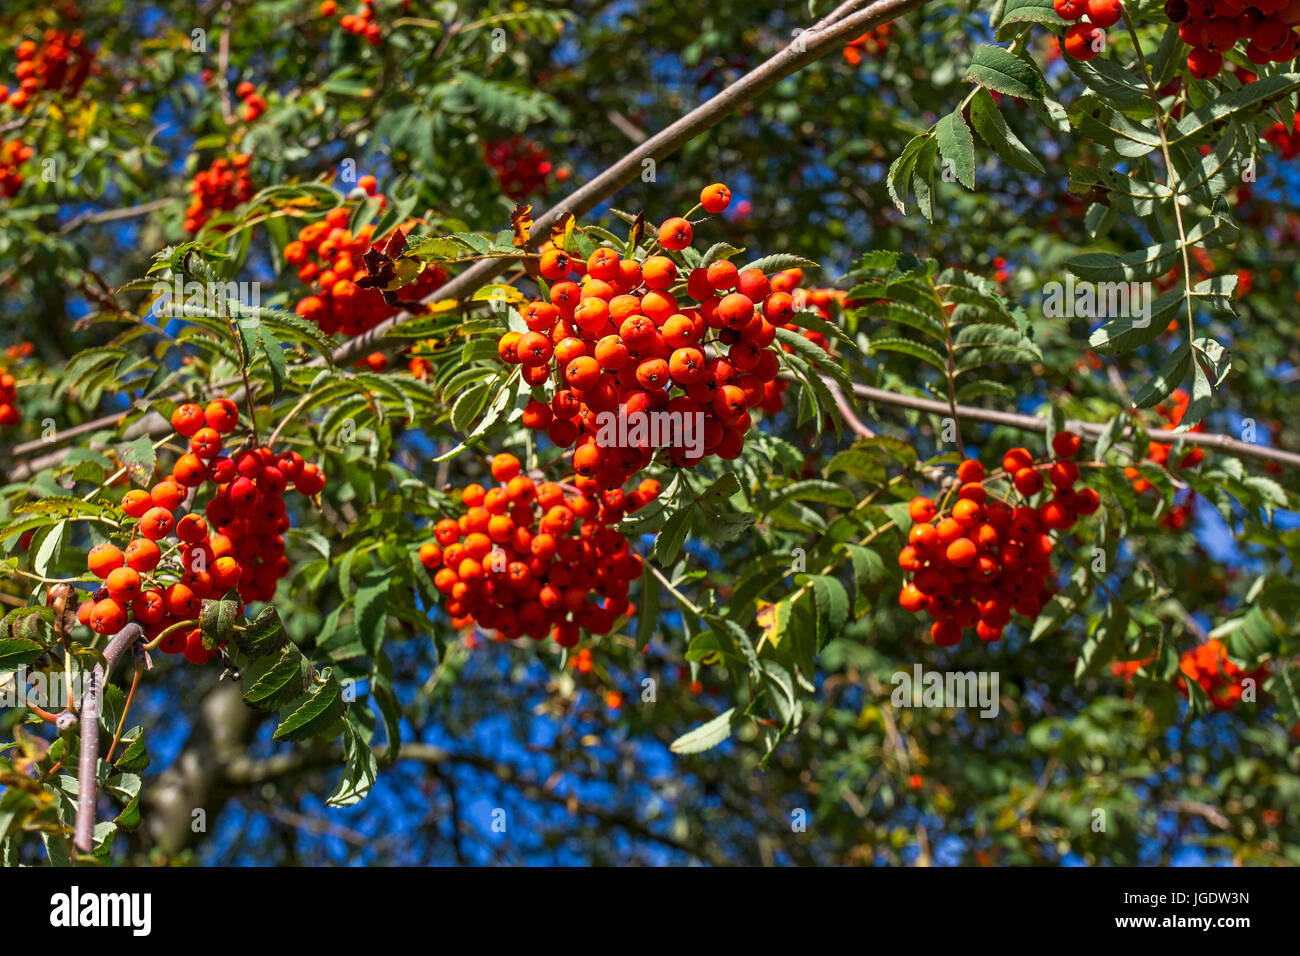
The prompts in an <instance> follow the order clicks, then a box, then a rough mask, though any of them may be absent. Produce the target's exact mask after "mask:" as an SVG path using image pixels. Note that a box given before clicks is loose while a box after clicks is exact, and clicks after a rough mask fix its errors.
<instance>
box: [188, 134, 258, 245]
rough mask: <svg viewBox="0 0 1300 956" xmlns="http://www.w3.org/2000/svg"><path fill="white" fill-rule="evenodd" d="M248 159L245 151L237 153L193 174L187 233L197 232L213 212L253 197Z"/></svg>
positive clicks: (219, 159)
mask: <svg viewBox="0 0 1300 956" xmlns="http://www.w3.org/2000/svg"><path fill="white" fill-rule="evenodd" d="M249 160H250V157H249V156H248V155H247V154H246V153H237V154H235V155H234V156H231V157H230V158H229V159H225V158H218V159H215V160H213V162H212V165H211V166H209V167H208V168H207V169H204V170H200V171H199V172H198V173H196V174H195V175H194V181H193V182H192V183H190V192H191V193H193V194H194V200H193V201H192V202H191V203H190V204H189V207H188V208H186V210H185V223H184V228H185V231H186V232H190V233H194V232H198V231H199V230H200V229H202V228H203V224H204V223H205V222H207V221H208V220H209V219H211V218H212V216H213V215H214V214H216V213H218V212H220V211H221V210H223V209H234V208H235V207H236V206H238V205H239V204H240V203H243V202H247V201H248V200H250V199H252V198H253V181H252V179H251V178H250V177H249V174H248V164H249Z"/></svg>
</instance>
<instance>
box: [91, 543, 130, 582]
mask: <svg viewBox="0 0 1300 956" xmlns="http://www.w3.org/2000/svg"><path fill="white" fill-rule="evenodd" d="M125 563H126V557H125V556H124V555H123V554H122V552H121V551H120V550H118V548H117V546H116V545H112V544H100V545H96V546H95V547H93V548H91V549H90V554H88V555H87V556H86V567H87V568H88V569H89V570H90V573H91V574H93V575H94V576H95V577H97V578H106V577H108V576H109V574H110V573H112V572H113V571H115V570H117V569H118V568H120V567H122V565H124V564H125Z"/></svg>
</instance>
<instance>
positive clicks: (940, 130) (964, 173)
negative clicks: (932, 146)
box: [934, 57, 1020, 189]
mask: <svg viewBox="0 0 1300 956" xmlns="http://www.w3.org/2000/svg"><path fill="white" fill-rule="evenodd" d="M1013 59H1014V57H1013ZM1016 62H1020V61H1019V60H1017V61H1016ZM934 133H935V139H936V140H937V141H938V143H939V155H940V156H942V157H943V160H944V164H945V166H946V167H947V168H949V169H951V170H952V172H953V174H954V175H955V176H956V177H957V181H958V182H960V183H961V184H962V185H963V186H965V187H966V188H967V189H974V188H975V138H974V137H973V136H971V132H970V127H969V126H967V125H966V120H965V119H963V118H962V115H961V113H959V112H956V111H954V112H952V113H949V114H948V115H947V116H945V117H944V118H943V119H941V120H939V122H938V124H937V125H936V126H935V128H934ZM945 178H946V177H945Z"/></svg>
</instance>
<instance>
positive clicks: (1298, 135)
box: [1238, 113, 1300, 295]
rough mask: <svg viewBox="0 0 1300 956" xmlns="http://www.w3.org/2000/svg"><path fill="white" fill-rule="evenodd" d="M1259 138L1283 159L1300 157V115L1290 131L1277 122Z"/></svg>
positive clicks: (1299, 114)
mask: <svg viewBox="0 0 1300 956" xmlns="http://www.w3.org/2000/svg"><path fill="white" fill-rule="evenodd" d="M1260 138H1261V139H1263V140H1265V141H1266V142H1269V143H1272V144H1273V148H1274V149H1276V150H1277V151H1278V153H1279V154H1280V155H1281V157H1282V158H1283V159H1295V158H1296V157H1297V156H1300V113H1296V114H1295V117H1294V118H1293V121H1292V124H1291V128H1290V129H1287V125H1286V124H1285V123H1283V122H1282V121H1281V120H1278V121H1277V122H1276V123H1274V124H1273V125H1272V126H1270V127H1269V128H1268V129H1266V130H1265V131H1264V132H1263V133H1261V134H1260ZM1244 294H1245V293H1244V292H1239V293H1238V295H1244Z"/></svg>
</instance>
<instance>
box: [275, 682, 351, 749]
mask: <svg viewBox="0 0 1300 956" xmlns="http://www.w3.org/2000/svg"><path fill="white" fill-rule="evenodd" d="M344 710H345V707H344V702H343V687H342V685H340V684H339V681H338V678H337V677H335V676H334V669H333V668H331V667H327V668H325V670H323V671H322V672H321V673H320V675H319V676H318V678H317V681H316V684H315V685H314V686H313V687H312V689H311V690H310V691H309V692H308V693H307V694H306V695H305V696H303V697H299V698H297V699H296V700H294V701H292V702H290V703H289V704H287V705H285V707H284V711H285V712H287V716H285V717H284V719H283V720H281V721H280V725H279V726H278V727H276V728H275V734H274V735H273V736H274V737H275V739H276V740H306V739H308V738H309V737H317V736H325V735H329V734H332V733H333V732H334V731H335V730H336V729H337V727H338V723H339V719H340V718H341V717H342V716H343V712H344Z"/></svg>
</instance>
